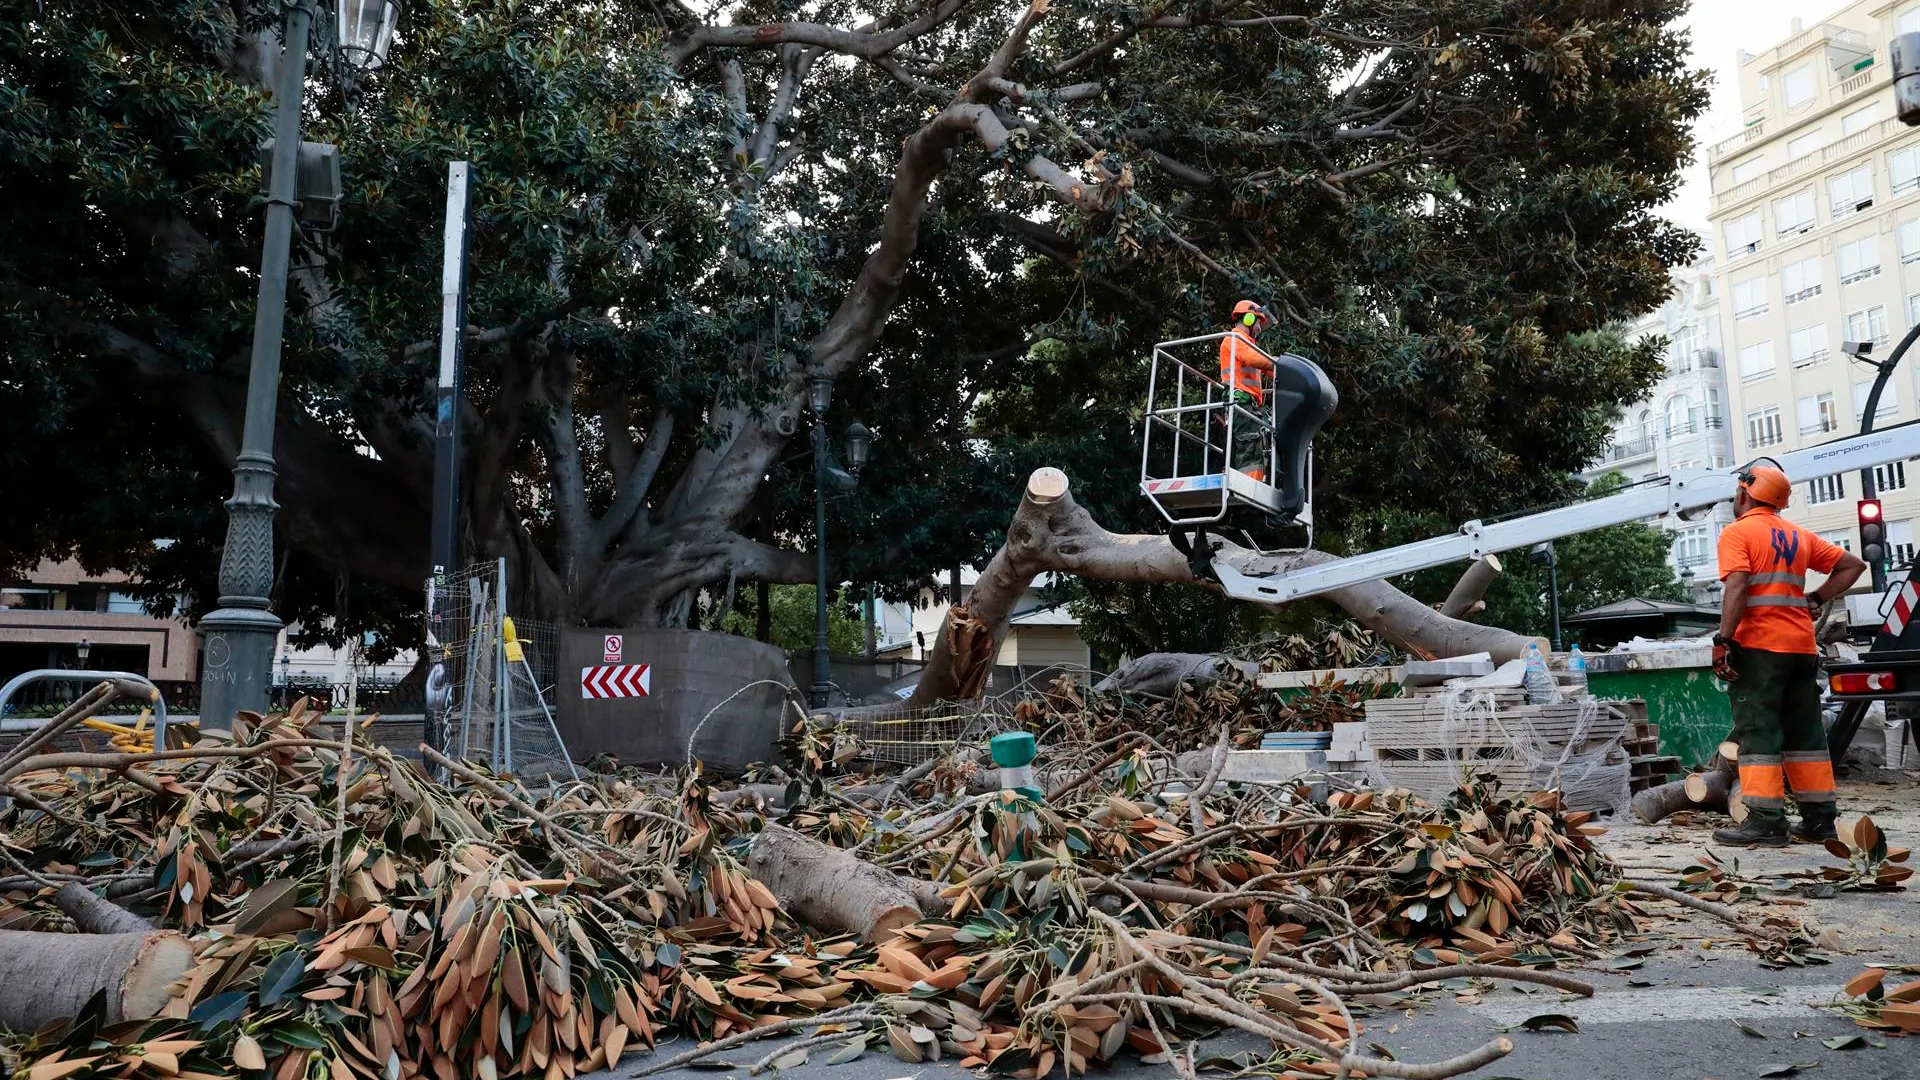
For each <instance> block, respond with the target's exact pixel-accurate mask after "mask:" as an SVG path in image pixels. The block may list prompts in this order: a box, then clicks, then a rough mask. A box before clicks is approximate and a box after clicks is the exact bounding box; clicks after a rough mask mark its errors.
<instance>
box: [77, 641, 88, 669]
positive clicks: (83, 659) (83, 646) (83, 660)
mask: <svg viewBox="0 0 1920 1080" xmlns="http://www.w3.org/2000/svg"><path fill="white" fill-rule="evenodd" d="M74 651H75V652H77V653H79V654H80V667H81V669H82V670H84V669H85V668H86V666H87V657H89V656H92V655H93V642H91V641H88V640H87V639H86V638H81V639H80V644H78V645H76V646H74Z"/></svg>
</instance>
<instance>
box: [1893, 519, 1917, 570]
mask: <svg viewBox="0 0 1920 1080" xmlns="http://www.w3.org/2000/svg"><path fill="white" fill-rule="evenodd" d="M1887 560H1888V561H1889V562H1890V563H1892V564H1893V568H1894V569H1895V570H1904V569H1905V568H1907V567H1909V566H1912V565H1913V522H1912V521H1889V522H1887Z"/></svg>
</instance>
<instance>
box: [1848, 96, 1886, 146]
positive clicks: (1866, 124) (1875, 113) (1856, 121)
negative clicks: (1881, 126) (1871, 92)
mask: <svg viewBox="0 0 1920 1080" xmlns="http://www.w3.org/2000/svg"><path fill="white" fill-rule="evenodd" d="M1879 122H1880V103H1879V102H1877V101H1876V102H1874V103H1873V104H1871V105H1869V106H1867V107H1866V108H1864V109H1855V110H1853V111H1852V112H1850V113H1848V114H1847V115H1845V116H1843V117H1841V118H1840V137H1841V138H1843V139H1844V138H1846V137H1847V136H1849V135H1851V134H1853V133H1854V132H1856V131H1865V130H1867V129H1868V128H1870V127H1872V126H1873V125H1875V124H1877V123H1879Z"/></svg>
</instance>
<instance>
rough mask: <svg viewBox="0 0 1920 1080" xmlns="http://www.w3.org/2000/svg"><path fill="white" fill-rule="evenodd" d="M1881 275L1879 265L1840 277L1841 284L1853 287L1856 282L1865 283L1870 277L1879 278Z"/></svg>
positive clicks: (1865, 267) (1862, 268) (1864, 267)
mask: <svg viewBox="0 0 1920 1080" xmlns="http://www.w3.org/2000/svg"><path fill="white" fill-rule="evenodd" d="M1879 274H1880V267H1879V265H1878V264H1875V265H1873V266H1863V267H1861V268H1860V269H1858V270H1855V271H1854V272H1853V273H1851V274H1842V275H1840V284H1842V285H1852V284H1853V283H1854V282H1857V281H1865V280H1867V279H1868V278H1870V277H1877V276H1879Z"/></svg>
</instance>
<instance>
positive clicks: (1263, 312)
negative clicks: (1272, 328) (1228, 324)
mask: <svg viewBox="0 0 1920 1080" xmlns="http://www.w3.org/2000/svg"><path fill="white" fill-rule="evenodd" d="M1248 315H1252V316H1254V320H1255V321H1256V322H1259V323H1261V324H1263V325H1264V324H1266V323H1269V322H1272V321H1273V316H1271V315H1268V314H1267V309H1266V308H1263V307H1261V306H1260V305H1259V304H1257V303H1255V302H1254V301H1252V300H1242V301H1240V302H1239V303H1237V304H1235V305H1233V318H1234V321H1235V322H1238V321H1240V320H1241V319H1243V318H1244V317H1246V316H1248Z"/></svg>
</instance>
